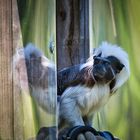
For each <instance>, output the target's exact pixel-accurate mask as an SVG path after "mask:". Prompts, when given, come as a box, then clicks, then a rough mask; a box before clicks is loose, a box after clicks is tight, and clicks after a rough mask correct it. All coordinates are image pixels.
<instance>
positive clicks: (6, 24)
mask: <svg viewBox="0 0 140 140" xmlns="http://www.w3.org/2000/svg"><path fill="white" fill-rule="evenodd" d="M11 8H12V3H11V0H0V90H1V91H0V139H1V140H13V93H12V80H11V79H10V73H11V57H12V28H11V25H12V23H11V21H12V9H11Z"/></svg>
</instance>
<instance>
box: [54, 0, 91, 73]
mask: <svg viewBox="0 0 140 140" xmlns="http://www.w3.org/2000/svg"><path fill="white" fill-rule="evenodd" d="M88 27H89V26H88V0H87V1H85V0H57V1H56V30H57V35H56V45H57V66H58V70H59V69H62V68H64V67H68V66H71V65H75V64H79V63H83V62H85V60H86V59H87V58H88V56H89V29H88Z"/></svg>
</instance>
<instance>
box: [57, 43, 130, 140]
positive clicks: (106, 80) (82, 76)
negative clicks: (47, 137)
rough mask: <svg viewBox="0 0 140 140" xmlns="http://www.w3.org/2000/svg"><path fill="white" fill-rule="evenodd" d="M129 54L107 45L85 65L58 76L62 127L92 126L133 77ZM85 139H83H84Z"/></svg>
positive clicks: (60, 125) (67, 69)
mask: <svg viewBox="0 0 140 140" xmlns="http://www.w3.org/2000/svg"><path fill="white" fill-rule="evenodd" d="M129 75H130V68H129V60H128V54H127V53H126V52H125V51H124V50H123V49H122V48H121V47H119V46H117V45H112V44H109V43H108V42H103V43H102V44H101V45H100V46H99V47H97V48H95V49H94V52H93V54H92V56H91V57H90V58H89V59H88V60H87V62H86V63H84V64H78V65H74V66H71V67H68V68H64V69H62V70H60V71H59V72H58V74H57V79H58V80H57V86H58V96H60V101H59V128H60V129H62V128H63V127H64V126H70V127H75V126H92V119H93V116H94V114H95V113H96V112H97V111H98V110H99V109H100V108H102V107H103V106H104V105H105V104H106V103H107V102H108V100H109V98H110V97H111V96H112V95H114V94H115V93H116V91H117V89H119V88H120V87H121V86H122V85H123V84H124V83H125V82H126V81H127V79H128V78H129ZM83 137H84V136H81V138H79V139H81V140H83V139H84V138H83Z"/></svg>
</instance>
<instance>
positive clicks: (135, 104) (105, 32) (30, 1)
mask: <svg viewBox="0 0 140 140" xmlns="http://www.w3.org/2000/svg"><path fill="white" fill-rule="evenodd" d="M18 9H19V15H20V22H21V29H22V36H23V44H24V45H26V44H27V43H28V42H33V43H34V44H35V45H36V46H38V47H40V48H41V49H42V50H43V51H44V52H45V54H46V56H47V57H48V58H50V59H51V60H53V61H54V62H56V51H55V50H54V45H55V40H56V38H55V35H56V29H55V20H56V19H55V0H18ZM139 13H140V1H139V0H89V31H90V48H91V50H92V48H94V47H97V46H98V45H99V44H100V43H101V42H102V41H108V42H110V43H112V44H114V43H115V44H118V45H119V46H121V47H122V48H124V49H125V50H126V51H127V52H128V54H129V60H130V67H131V76H130V79H129V81H128V82H127V83H126V84H125V85H124V86H123V88H121V89H119V90H118V91H117V94H116V95H114V96H113V97H112V98H111V100H110V101H109V103H108V104H107V105H106V106H105V108H104V109H103V110H102V111H101V112H100V113H98V114H97V115H96V116H95V118H94V120H95V121H94V122H96V123H95V124H94V126H95V128H98V129H100V130H109V131H111V132H112V133H113V134H114V135H116V136H117V137H119V138H120V139H122V140H138V139H139V138H140V136H139V135H140V134H139V131H140V113H139V107H140V95H139V90H140V85H139V84H140V74H139V73H140V55H139V54H140V47H139V44H140V39H139V36H140V18H139V16H138V15H139ZM33 104H34V103H33ZM34 108H35V106H34V105H33V112H34V115H33V118H34V119H33V121H35V122H33V123H35V127H36V129H35V132H37V131H38V129H39V127H40V126H41V125H42V124H44V122H45V123H47V124H46V125H50V124H53V123H55V119H54V117H51V116H48V115H47V119H48V120H49V121H47V122H46V121H45V119H46V116H45V117H43V115H39V114H42V113H37V111H36V110H37V109H34ZM30 113H31V112H29V114H30ZM35 116H37V117H35ZM26 117H28V116H26ZM25 120H26V119H25ZM27 120H28V119H27ZM42 120H43V121H42ZM27 122H28V121H27ZM49 123H50V124H49ZM27 130H28V129H27ZM30 135H32V134H31V133H30V134H26V137H29V136H30Z"/></svg>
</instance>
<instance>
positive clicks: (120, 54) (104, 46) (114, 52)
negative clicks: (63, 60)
mask: <svg viewBox="0 0 140 140" xmlns="http://www.w3.org/2000/svg"><path fill="white" fill-rule="evenodd" d="M100 53H101V57H108V56H114V57H116V58H117V59H119V60H120V62H121V63H122V64H123V65H124V66H125V67H124V68H123V69H122V71H121V72H120V73H119V74H117V75H116V84H115V87H114V88H113V91H116V90H117V89H118V88H119V87H121V86H122V85H123V83H124V82H125V81H126V80H127V79H128V78H129V75H130V67H129V60H128V55H127V53H126V52H125V51H124V50H123V49H122V48H121V47H119V46H118V45H116V44H115V45H112V44H110V43H108V42H106V41H104V42H102V43H101V45H100V46H99V47H98V48H95V49H94V52H93V55H92V56H91V57H90V58H89V59H88V60H87V62H86V63H85V64H83V65H81V67H80V69H83V68H85V67H90V66H91V67H92V66H93V64H94V59H93V57H94V56H97V55H98V54H100Z"/></svg>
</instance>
